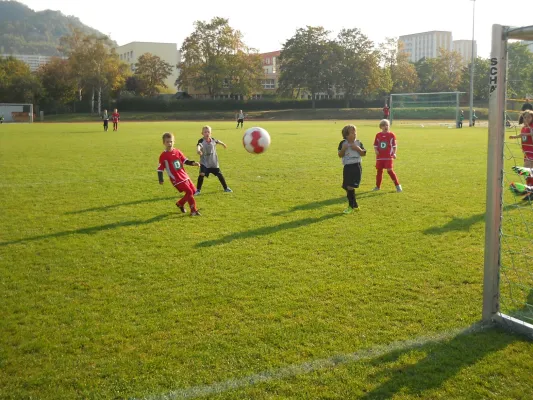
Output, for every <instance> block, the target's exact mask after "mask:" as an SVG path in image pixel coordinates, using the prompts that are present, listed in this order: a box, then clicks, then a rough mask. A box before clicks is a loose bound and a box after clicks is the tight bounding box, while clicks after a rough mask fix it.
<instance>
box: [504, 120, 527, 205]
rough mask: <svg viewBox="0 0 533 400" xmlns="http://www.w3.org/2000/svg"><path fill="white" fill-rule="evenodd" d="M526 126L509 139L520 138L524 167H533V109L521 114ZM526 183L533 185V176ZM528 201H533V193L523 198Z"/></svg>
mask: <svg viewBox="0 0 533 400" xmlns="http://www.w3.org/2000/svg"><path fill="white" fill-rule="evenodd" d="M521 118H522V120H523V122H524V126H523V128H522V130H521V131H520V135H511V136H509V139H520V140H521V142H522V152H523V153H524V167H526V168H533V111H531V110H526V111H524V112H523V113H522V116H521ZM526 185H527V186H533V177H531V176H528V177H527V178H526ZM523 200H526V201H533V195H531V194H530V193H528V194H526V196H525V197H524V198H523Z"/></svg>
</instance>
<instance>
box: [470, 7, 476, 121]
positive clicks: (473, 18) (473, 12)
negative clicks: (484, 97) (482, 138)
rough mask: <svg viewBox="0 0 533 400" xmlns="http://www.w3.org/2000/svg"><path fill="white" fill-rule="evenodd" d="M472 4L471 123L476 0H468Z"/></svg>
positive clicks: (471, 112)
mask: <svg viewBox="0 0 533 400" xmlns="http://www.w3.org/2000/svg"><path fill="white" fill-rule="evenodd" d="M470 1H472V2H473V5H472V60H471V62H470V123H469V126H472V125H473V119H472V114H473V112H474V61H475V59H474V26H475V22H476V0H470Z"/></svg>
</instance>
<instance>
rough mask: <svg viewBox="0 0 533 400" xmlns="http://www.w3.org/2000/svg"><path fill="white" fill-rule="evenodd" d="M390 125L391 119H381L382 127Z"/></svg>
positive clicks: (380, 124) (380, 125)
mask: <svg viewBox="0 0 533 400" xmlns="http://www.w3.org/2000/svg"><path fill="white" fill-rule="evenodd" d="M385 124H387V125H389V126H390V121H389V120H388V119H382V120H381V121H379V127H380V128H381V127H382V126H383V125H385Z"/></svg>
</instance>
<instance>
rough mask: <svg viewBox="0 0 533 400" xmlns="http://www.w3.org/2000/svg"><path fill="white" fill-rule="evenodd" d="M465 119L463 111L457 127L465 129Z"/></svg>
mask: <svg viewBox="0 0 533 400" xmlns="http://www.w3.org/2000/svg"><path fill="white" fill-rule="evenodd" d="M464 119H465V113H464V112H463V110H461V112H460V113H459V120H458V121H457V127H458V128H462V127H463V120H464Z"/></svg>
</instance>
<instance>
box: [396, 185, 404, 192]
mask: <svg viewBox="0 0 533 400" xmlns="http://www.w3.org/2000/svg"><path fill="white" fill-rule="evenodd" d="M396 192H397V193H401V192H403V190H402V185H396Z"/></svg>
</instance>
